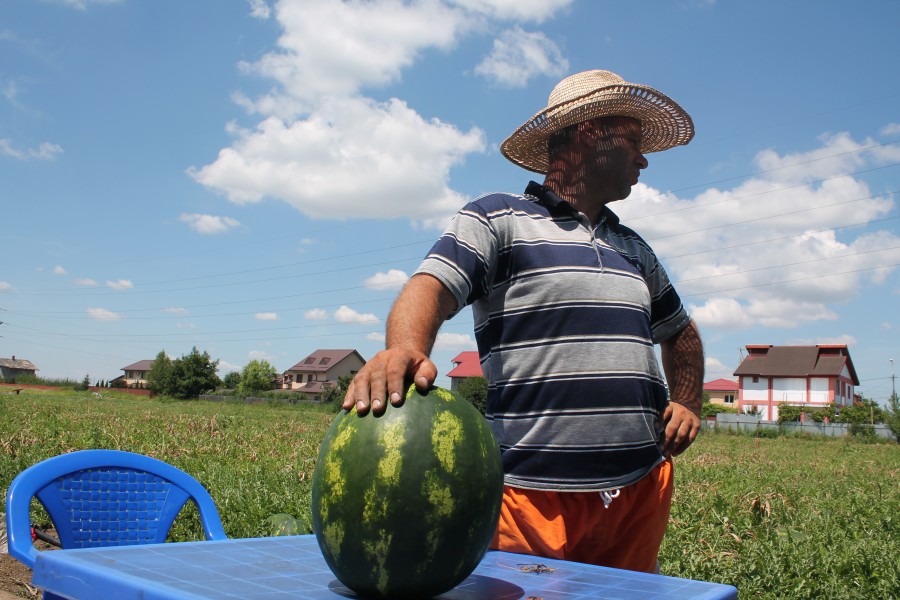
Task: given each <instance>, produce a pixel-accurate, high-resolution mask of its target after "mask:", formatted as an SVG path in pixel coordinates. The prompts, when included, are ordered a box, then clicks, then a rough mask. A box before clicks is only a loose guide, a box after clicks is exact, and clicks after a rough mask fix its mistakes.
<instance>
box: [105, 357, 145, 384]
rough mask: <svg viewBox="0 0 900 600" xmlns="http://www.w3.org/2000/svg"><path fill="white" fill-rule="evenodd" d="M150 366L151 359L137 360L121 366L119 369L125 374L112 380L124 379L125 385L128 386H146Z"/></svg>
mask: <svg viewBox="0 0 900 600" xmlns="http://www.w3.org/2000/svg"><path fill="white" fill-rule="evenodd" d="M152 366H153V361H152V360H139V361H137V362H136V363H134V364H131V365H128V366H127V367H122V369H121V370H122V371H125V374H124V375H120V376H119V377H116V378H115V379H114V380H113V381H119V380H124V382H125V387H130V388H143V387H147V373H148V372H149V371H150V367H152Z"/></svg>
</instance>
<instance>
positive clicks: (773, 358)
mask: <svg viewBox="0 0 900 600" xmlns="http://www.w3.org/2000/svg"><path fill="white" fill-rule="evenodd" d="M747 351H748V352H749V354H748V356H747V358H745V359H744V362H742V363H741V364H740V366H739V367H738V368H737V370H736V371H735V372H734V374H735V375H738V376H740V375H749V376H763V377H807V376H819V377H828V376H836V375H840V374H841V371H843V369H844V367H847V370H848V371H849V373H850V379H852V380H853V383H854V385H859V378H858V377H857V376H856V369H854V368H853V361H851V360H850V353H849V352H848V350H847V346H842V345H841V346H826V345H821V346H747Z"/></svg>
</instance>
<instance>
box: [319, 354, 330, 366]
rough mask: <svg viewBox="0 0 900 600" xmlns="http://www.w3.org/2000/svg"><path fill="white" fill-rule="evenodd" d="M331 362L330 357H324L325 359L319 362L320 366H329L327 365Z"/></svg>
mask: <svg viewBox="0 0 900 600" xmlns="http://www.w3.org/2000/svg"><path fill="white" fill-rule="evenodd" d="M330 362H331V358H330V357H328V356H323V357H322V360H320V361H319V364H320V365H327V364H328V363H330Z"/></svg>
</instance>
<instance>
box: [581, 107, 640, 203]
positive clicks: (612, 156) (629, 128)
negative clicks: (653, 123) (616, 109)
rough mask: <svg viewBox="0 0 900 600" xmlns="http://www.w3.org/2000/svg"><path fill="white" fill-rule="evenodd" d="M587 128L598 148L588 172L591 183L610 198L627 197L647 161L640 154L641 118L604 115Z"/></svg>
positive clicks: (605, 198)
mask: <svg viewBox="0 0 900 600" xmlns="http://www.w3.org/2000/svg"><path fill="white" fill-rule="evenodd" d="M588 132H589V137H588V140H590V143H592V145H593V149H594V152H595V154H594V156H593V160H590V161H588V168H587V173H586V175H587V177H588V179H589V180H590V181H591V184H592V187H593V188H594V189H596V190H598V191H599V192H600V193H601V194H602V195H603V196H604V198H603V199H604V200H606V201H607V202H612V201H615V200H622V199H623V198H627V197H628V195H629V194H630V193H631V188H632V186H634V185H635V184H637V182H638V177H639V176H640V172H641V169H646V168H647V164H648V163H647V159H646V158H644V155H643V154H641V141H642V140H643V136H642V134H641V122H640V121H638V120H637V119H633V118H631V117H604V118H600V119H594V120H593V121H591V122H590V126H589V128H588Z"/></svg>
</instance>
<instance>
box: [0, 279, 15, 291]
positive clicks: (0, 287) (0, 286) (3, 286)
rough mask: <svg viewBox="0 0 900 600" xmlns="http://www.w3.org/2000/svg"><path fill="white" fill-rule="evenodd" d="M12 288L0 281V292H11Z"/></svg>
mask: <svg viewBox="0 0 900 600" xmlns="http://www.w3.org/2000/svg"><path fill="white" fill-rule="evenodd" d="M11 289H13V286H12V285H11V284H9V283H7V282H5V281H0V292H2V291H5V290H11Z"/></svg>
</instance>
